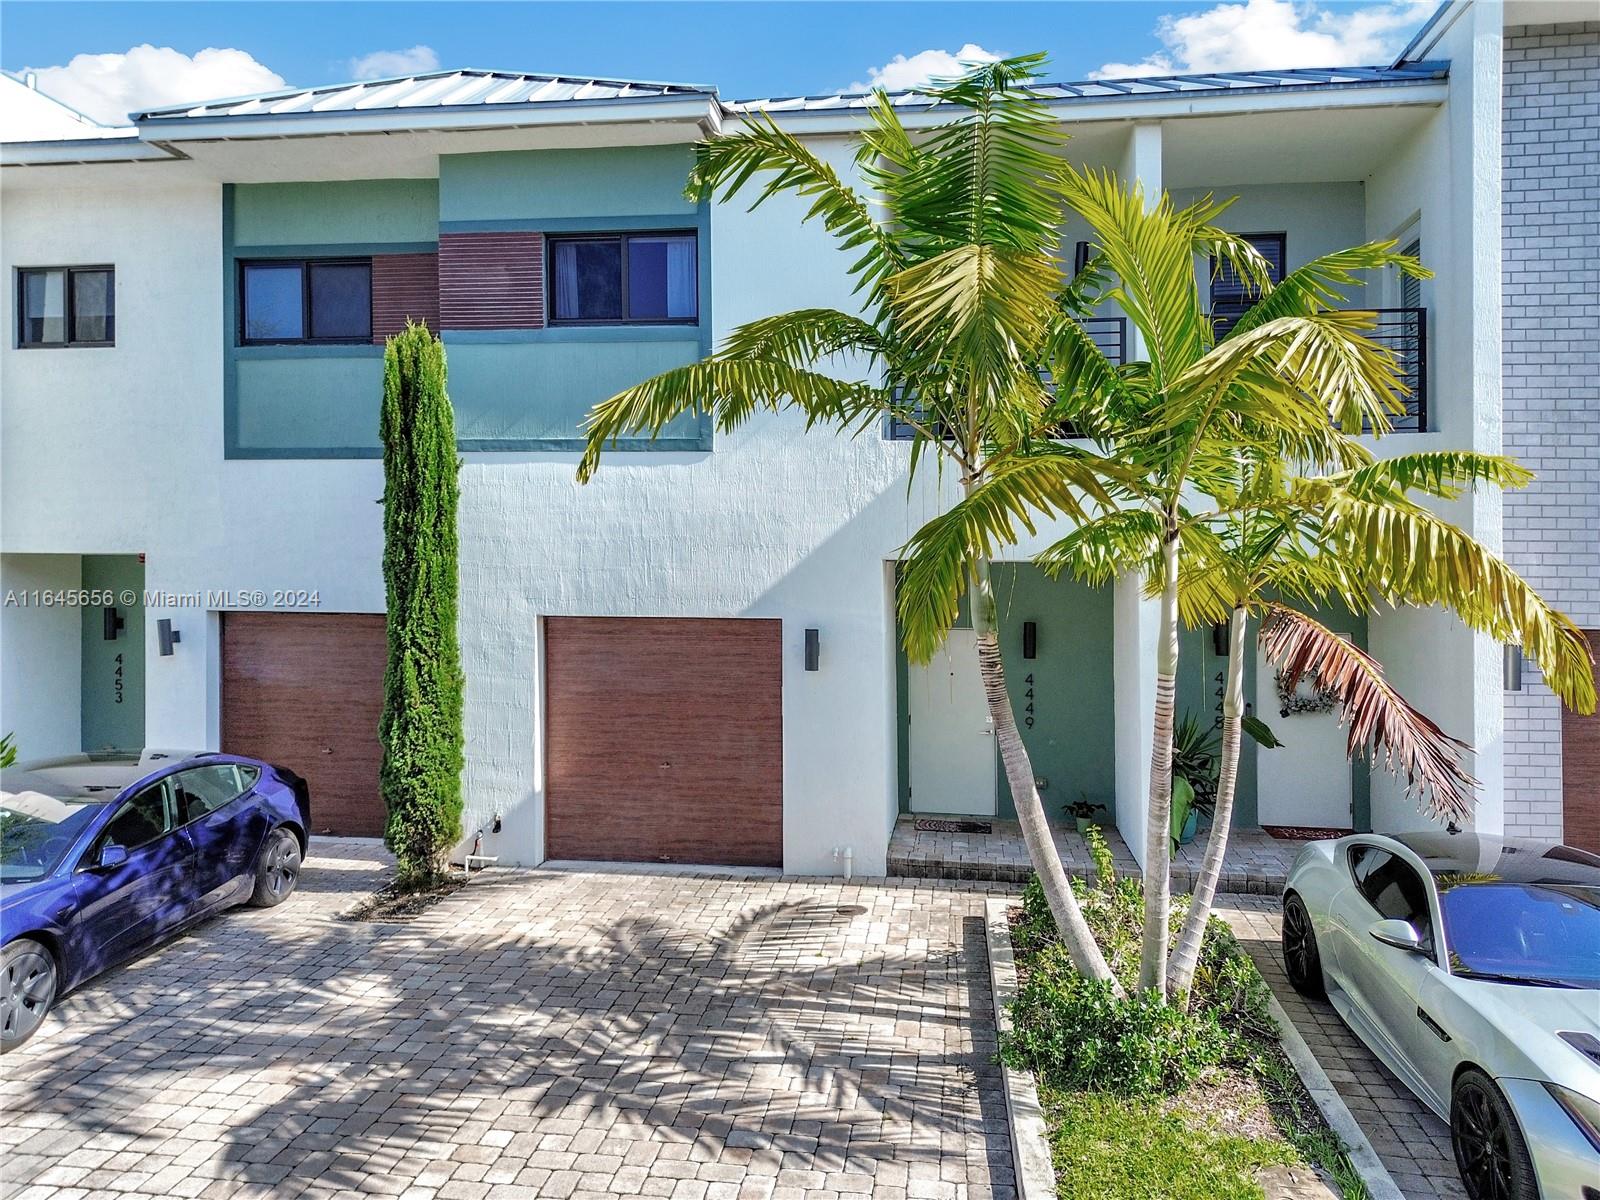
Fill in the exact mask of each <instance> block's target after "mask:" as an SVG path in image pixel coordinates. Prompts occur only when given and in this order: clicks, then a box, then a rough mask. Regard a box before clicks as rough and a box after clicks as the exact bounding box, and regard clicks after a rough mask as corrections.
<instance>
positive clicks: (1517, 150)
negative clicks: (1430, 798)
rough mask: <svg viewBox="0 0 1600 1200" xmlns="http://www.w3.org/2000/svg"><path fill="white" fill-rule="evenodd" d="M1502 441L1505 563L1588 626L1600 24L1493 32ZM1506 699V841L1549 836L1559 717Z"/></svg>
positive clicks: (1595, 606)
mask: <svg viewBox="0 0 1600 1200" xmlns="http://www.w3.org/2000/svg"><path fill="white" fill-rule="evenodd" d="M1503 117H1504V121H1503V155H1504V159H1503V161H1504V181H1505V182H1504V188H1505V194H1504V202H1503V207H1502V212H1503V218H1502V220H1503V236H1504V243H1503V254H1504V264H1503V267H1504V269H1503V276H1502V283H1503V292H1504V346H1503V355H1504V358H1503V361H1504V372H1505V375H1504V397H1505V398H1504V404H1505V414H1504V415H1505V421H1504V437H1505V451H1506V453H1507V454H1510V455H1512V456H1513V457H1515V458H1517V459H1519V460H1521V461H1522V462H1523V463H1524V464H1525V465H1527V466H1528V467H1529V468H1531V469H1532V470H1533V471H1534V472H1536V473H1537V475H1538V479H1537V480H1536V481H1535V482H1534V484H1533V486H1531V487H1529V488H1528V489H1526V490H1525V491H1521V492H1512V493H1510V494H1508V495H1507V496H1506V500H1505V546H1506V555H1507V557H1508V558H1509V559H1510V561H1511V564H1512V566H1514V567H1515V568H1516V569H1517V570H1518V571H1520V572H1521V573H1522V574H1523V575H1524V576H1525V577H1526V578H1527V579H1528V580H1529V581H1530V582H1532V583H1533V585H1534V586H1535V587H1537V588H1538V589H1539V590H1540V591H1541V592H1542V593H1543V594H1544V595H1545V596H1546V597H1547V598H1549V599H1550V600H1551V601H1552V602H1554V603H1555V604H1556V605H1557V606H1558V607H1560V608H1561V609H1563V610H1564V611H1565V612H1566V613H1567V614H1568V615H1569V616H1570V617H1571V618H1572V619H1573V620H1574V621H1576V622H1577V623H1578V624H1579V625H1580V626H1581V627H1583V628H1585V629H1594V628H1597V627H1600V22H1585V23H1581V24H1576V23H1575V24H1563V25H1555V26H1552V25H1527V26H1520V27H1516V28H1511V29H1507V30H1506V35H1505V98H1504V112H1503ZM1523 686H1524V690H1523V691H1521V692H1519V693H1510V692H1508V693H1507V694H1506V714H1505V715H1506V723H1505V730H1506V733H1505V737H1506V754H1505V779H1506V808H1505V811H1506V832H1507V833H1508V834H1526V835H1530V836H1543V837H1558V836H1560V834H1561V708H1560V704H1559V703H1558V702H1557V700H1556V698H1555V696H1554V695H1553V694H1552V693H1551V691H1550V690H1549V689H1548V688H1547V687H1545V686H1544V683H1543V681H1542V680H1541V679H1540V676H1539V672H1538V669H1537V668H1536V667H1534V666H1533V664H1531V663H1529V664H1528V667H1527V670H1526V672H1525V677H1524V685H1523Z"/></svg>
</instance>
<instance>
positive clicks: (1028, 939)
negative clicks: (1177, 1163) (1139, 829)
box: [1001, 831, 1275, 1094]
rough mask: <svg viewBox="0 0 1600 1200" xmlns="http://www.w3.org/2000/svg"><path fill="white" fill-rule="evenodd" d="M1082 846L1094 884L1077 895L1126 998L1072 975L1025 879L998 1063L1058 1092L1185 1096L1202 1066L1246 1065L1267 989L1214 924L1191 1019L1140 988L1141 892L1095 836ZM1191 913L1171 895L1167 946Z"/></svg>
mask: <svg viewBox="0 0 1600 1200" xmlns="http://www.w3.org/2000/svg"><path fill="white" fill-rule="evenodd" d="M1090 848H1091V853H1092V854H1093V856H1094V858H1095V862H1096V870H1095V879H1094V881H1093V882H1092V883H1091V882H1084V881H1074V884H1073V887H1074V890H1075V891H1076V892H1077V894H1078V899H1079V902H1080V904H1081V906H1082V908H1083V914H1084V919H1085V920H1087V921H1088V923H1089V928H1090V929H1091V930H1093V932H1094V935H1095V940H1096V941H1097V942H1098V943H1099V945H1100V948H1101V950H1102V951H1103V952H1104V953H1105V956H1106V960H1107V962H1108V963H1109V964H1110V966H1111V970H1112V973H1113V974H1115V975H1116V977H1117V979H1118V980H1119V981H1120V982H1121V983H1122V985H1123V988H1124V990H1125V991H1126V993H1127V996H1126V998H1124V999H1118V998H1117V997H1116V995H1115V994H1114V993H1113V991H1112V988H1111V986H1110V985H1109V984H1106V983H1096V982H1093V981H1091V980H1088V979H1086V978H1084V977H1083V976H1082V975H1079V974H1078V972H1077V970H1076V969H1075V968H1074V967H1073V965H1072V960H1071V958H1070V956H1069V955H1068V954H1067V951H1066V948H1065V947H1064V946H1063V945H1062V944H1061V942H1060V939H1059V938H1058V937H1057V936H1056V927H1055V921H1054V919H1053V918H1052V917H1051V915H1050V906H1049V904H1048V903H1047V902H1046V900H1045V896H1044V889H1043V888H1042V887H1041V886H1040V885H1039V882H1038V880H1037V879H1031V880H1029V882H1028V885H1027V886H1026V887H1025V888H1024V889H1023V893H1022V917H1021V919H1020V920H1019V921H1018V922H1017V923H1016V925H1015V926H1014V927H1013V929H1012V939H1013V941H1014V943H1015V945H1016V947H1017V949H1018V951H1019V952H1020V960H1019V961H1020V963H1021V966H1022V969H1023V974H1024V983H1023V985H1022V987H1021V989H1020V990H1019V992H1018V995H1017V999H1016V1001H1015V1002H1014V1003H1013V1006H1012V1014H1011V1015H1012V1026H1013V1028H1012V1032H1011V1033H1009V1034H1008V1035H1007V1036H1006V1037H1005V1038H1004V1039H1003V1041H1002V1045H1001V1055H1002V1057H1003V1058H1004V1059H1005V1061H1006V1062H1008V1063H1009V1064H1011V1065H1013V1066H1019V1067H1024V1066H1025V1067H1028V1068H1031V1069H1032V1070H1034V1071H1035V1072H1037V1073H1038V1074H1039V1076H1040V1077H1041V1078H1042V1079H1045V1080H1047V1081H1049V1082H1051V1083H1052V1084H1054V1085H1056V1086H1059V1087H1064V1088H1072V1089H1089V1090H1095V1091H1109V1092H1120V1093H1123V1094H1146V1093H1151V1092H1160V1091H1171V1090H1176V1089H1179V1088H1182V1087H1184V1086H1185V1085H1187V1084H1188V1083H1190V1082H1192V1081H1193V1080H1194V1078H1195V1077H1196V1076H1197V1075H1198V1074H1199V1073H1200V1072H1201V1071H1203V1070H1204V1069H1205V1068H1207V1067H1209V1066H1212V1065H1215V1064H1218V1063H1222V1062H1225V1061H1243V1060H1245V1059H1248V1058H1249V1057H1250V1056H1251V1055H1252V1054H1253V1053H1254V1051H1253V1050H1252V1045H1254V1044H1259V1043H1260V1042H1261V1041H1262V1040H1263V1039H1265V1040H1267V1041H1270V1040H1271V1038H1272V1037H1273V1036H1275V1035H1274V1034H1273V1031H1272V1024H1271V1018H1270V1017H1269V1016H1268V1015H1267V1001H1268V998H1269V996H1270V992H1269V990H1268V988H1267V984H1266V981H1265V980H1263V979H1262V978H1261V973H1260V972H1259V971H1257V970H1256V967H1255V964H1254V963H1252V962H1251V961H1250V956H1249V955H1248V954H1247V953H1246V952H1245V950H1244V948H1243V947H1242V946H1240V945H1239V942H1238V939H1236V938H1235V937H1234V936H1233V933H1232V931H1231V930H1230V929H1229V928H1228V926H1227V924H1226V923H1225V922H1224V921H1223V920H1221V918H1218V917H1212V918H1211V920H1210V921H1209V922H1208V923H1207V925H1206V937H1205V941H1204V943H1202V945H1201V950H1200V963H1199V966H1198V967H1197V969H1196V971H1195V979H1194V987H1193V989H1192V990H1191V992H1190V997H1189V1007H1188V1009H1187V1011H1185V1010H1183V1009H1179V1008H1176V1007H1173V1006H1172V1005H1169V1004H1166V1003H1164V1002H1162V1001H1161V1000H1159V999H1158V998H1156V997H1155V996H1154V995H1153V994H1151V993H1148V992H1140V991H1139V990H1138V988H1137V983H1138V972H1139V950H1140V941H1141V937H1142V931H1143V927H1144V893H1143V889H1142V887H1141V886H1140V884H1139V881H1138V880H1137V879H1132V878H1129V879H1118V878H1117V877H1116V874H1115V872H1114V870H1113V869H1112V866H1111V854H1110V851H1109V849H1107V848H1106V846H1105V840H1104V839H1103V838H1099V837H1098V836H1097V831H1091V839H1090ZM1187 908H1188V905H1187V900H1186V898H1184V897H1174V902H1173V913H1172V925H1171V934H1172V936H1174V937H1176V935H1177V932H1178V930H1179V929H1180V928H1181V927H1182V924H1183V918H1184V914H1185V912H1186V911H1187Z"/></svg>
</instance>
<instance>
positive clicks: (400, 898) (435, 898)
mask: <svg viewBox="0 0 1600 1200" xmlns="http://www.w3.org/2000/svg"><path fill="white" fill-rule="evenodd" d="M466 886H467V876H465V875H454V874H452V875H447V876H445V878H443V879H440V880H438V881H437V882H435V883H432V884H430V885H428V886H427V887H421V888H417V887H405V888H402V887H400V886H399V885H398V884H395V883H389V884H386V885H384V886H383V887H381V888H379V889H378V890H377V891H375V892H373V893H372V895H370V896H368V897H367V898H366V899H365V900H363V901H362V902H361V903H360V904H357V905H356V906H355V907H354V908H352V909H349V910H348V911H346V912H342V913H340V914H339V919H340V920H342V921H409V920H411V919H412V918H413V917H416V916H420V915H421V914H422V913H424V912H426V911H427V910H428V909H430V908H432V907H433V906H434V905H435V904H437V903H439V901H441V900H443V899H444V898H445V897H446V896H448V895H450V894H451V893H453V892H459V891H460V890H461V889H462V888H464V887H466Z"/></svg>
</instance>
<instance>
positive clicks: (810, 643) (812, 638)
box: [806, 629, 822, 671]
mask: <svg viewBox="0 0 1600 1200" xmlns="http://www.w3.org/2000/svg"><path fill="white" fill-rule="evenodd" d="M821 665H822V633H821V631H820V630H817V629H808V630H806V670H808V671H815V670H817V669H818V668H819V667H820V666H821Z"/></svg>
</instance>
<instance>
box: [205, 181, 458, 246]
mask: <svg viewBox="0 0 1600 1200" xmlns="http://www.w3.org/2000/svg"><path fill="white" fill-rule="evenodd" d="M232 193H233V242H234V244H235V245H237V246H300V245H315V244H318V243H327V244H337V243H369V242H434V241H437V240H438V238H439V181H438V180H437V179H364V180H351V181H339V182H328V183H240V184H235V185H234V187H233V188H232Z"/></svg>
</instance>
